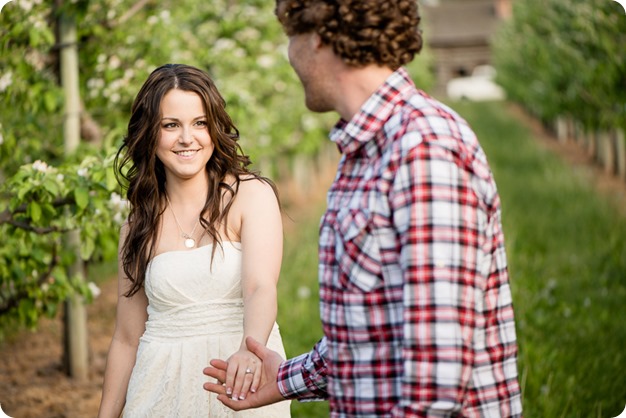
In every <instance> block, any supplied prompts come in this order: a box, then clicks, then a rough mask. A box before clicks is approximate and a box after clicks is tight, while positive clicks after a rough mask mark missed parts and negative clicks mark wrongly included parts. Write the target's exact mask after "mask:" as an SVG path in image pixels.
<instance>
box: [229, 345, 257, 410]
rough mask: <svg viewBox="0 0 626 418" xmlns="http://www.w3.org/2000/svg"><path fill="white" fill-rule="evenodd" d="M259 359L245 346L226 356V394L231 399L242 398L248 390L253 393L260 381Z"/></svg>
mask: <svg viewBox="0 0 626 418" xmlns="http://www.w3.org/2000/svg"><path fill="white" fill-rule="evenodd" d="M261 366H262V362H261V360H260V359H259V358H258V357H257V356H256V355H254V354H253V353H251V352H250V351H248V350H247V349H245V348H241V349H239V351H237V352H236V353H234V354H233V355H232V356H230V357H229V358H228V368H227V369H226V382H225V383H226V385H225V386H226V394H227V395H229V396H230V397H231V399H232V400H234V401H238V400H244V399H246V396H247V395H248V391H250V392H252V393H254V392H256V391H257V389H258V387H259V382H260V381H261V370H260V367H261Z"/></svg>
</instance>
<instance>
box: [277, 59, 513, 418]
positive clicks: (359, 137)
mask: <svg viewBox="0 0 626 418" xmlns="http://www.w3.org/2000/svg"><path fill="white" fill-rule="evenodd" d="M331 139H332V141H334V142H335V143H336V144H337V145H338V147H339V149H340V151H341V153H342V159H341V162H340V164H339V168H338V172H337V176H336V178H335V181H334V183H333V185H332V186H331V188H330V190H329V192H328V209H327V211H326V213H325V214H324V216H323V218H322V222H321V226H320V241H319V275H320V276H319V282H320V311H321V317H322V323H323V328H324V338H323V339H322V340H320V341H319V342H318V343H317V344H316V346H315V348H314V349H313V350H312V351H311V352H310V353H307V354H303V355H301V356H299V357H296V358H294V359H291V360H288V361H286V362H284V363H283V364H282V365H281V368H280V370H279V375H278V385H279V388H280V390H281V392H282V394H283V396H285V397H286V398H298V399H300V400H307V399H308V400H314V399H328V400H329V402H330V411H331V416H332V417H405V418H410V417H448V416H455V417H457V416H459V417H460V416H462V417H520V416H521V415H522V406H521V396H520V388H519V384H518V376H517V364H516V363H517V343H516V336H515V323H514V318H513V307H512V301H511V289H510V287H509V278H508V271H507V261H506V254H505V248H504V239H503V234H502V226H501V221H500V200H499V197H498V193H497V190H496V185H495V183H494V179H493V176H492V173H491V171H490V169H489V166H488V164H487V160H486V157H485V154H484V152H483V150H482V149H481V147H480V145H479V144H478V142H477V140H476V136H475V135H474V133H473V132H472V130H471V129H470V127H469V126H468V125H467V123H466V122H465V121H464V120H463V119H462V118H461V117H460V116H458V115H457V114H456V113H455V112H454V111H453V110H451V109H449V108H448V107H446V106H445V105H443V104H441V103H439V102H437V101H436V100H434V99H432V98H431V97H429V96H428V95H426V94H425V93H423V92H421V91H419V90H417V89H416V88H415V85H414V84H413V82H412V81H411V79H410V78H409V77H408V74H407V73H406V71H405V70H404V69H403V68H401V69H399V70H398V71H396V72H394V73H393V74H392V75H391V76H390V77H389V78H388V79H387V81H386V82H385V83H384V84H383V85H382V86H381V87H380V88H379V89H378V91H376V93H374V94H373V95H372V96H371V97H370V98H369V99H368V101H367V102H366V103H365V104H364V105H363V107H362V108H361V111H360V112H359V113H358V114H356V115H355V116H354V117H353V118H352V120H351V121H349V122H347V121H344V120H340V121H339V123H338V124H337V126H336V127H335V129H334V130H333V131H332V132H331Z"/></svg>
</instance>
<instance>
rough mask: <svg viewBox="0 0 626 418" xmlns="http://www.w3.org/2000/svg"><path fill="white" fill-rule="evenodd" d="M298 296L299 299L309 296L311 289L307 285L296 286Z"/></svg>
mask: <svg viewBox="0 0 626 418" xmlns="http://www.w3.org/2000/svg"><path fill="white" fill-rule="evenodd" d="M298 297H299V298H300V299H308V298H310V297H311V289H309V288H308V287H307V286H300V287H299V288H298Z"/></svg>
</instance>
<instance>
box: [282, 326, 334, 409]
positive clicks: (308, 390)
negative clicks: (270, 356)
mask: <svg viewBox="0 0 626 418" xmlns="http://www.w3.org/2000/svg"><path fill="white" fill-rule="evenodd" d="M327 352H328V350H327V345H326V337H324V338H322V339H321V340H320V341H318V343H317V344H316V345H315V347H314V348H313V350H311V351H310V352H309V353H306V354H302V355H300V356H298V357H294V358H292V359H289V360H286V361H284V362H283V363H282V364H281V365H280V368H279V370H278V376H277V383H278V389H279V390H280V392H281V393H282V395H283V397H285V398H286V399H298V400H299V401H321V400H325V399H328V392H327V390H326V386H327V381H326V376H327V364H326V355H327Z"/></svg>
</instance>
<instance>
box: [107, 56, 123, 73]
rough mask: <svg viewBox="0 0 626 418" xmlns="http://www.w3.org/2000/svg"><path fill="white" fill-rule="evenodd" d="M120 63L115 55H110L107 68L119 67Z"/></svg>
mask: <svg viewBox="0 0 626 418" xmlns="http://www.w3.org/2000/svg"><path fill="white" fill-rule="evenodd" d="M120 65H122V61H121V60H120V59H119V57H118V56H117V55H112V56H111V58H109V68H111V69H112V70H115V69H117V68H120Z"/></svg>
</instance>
